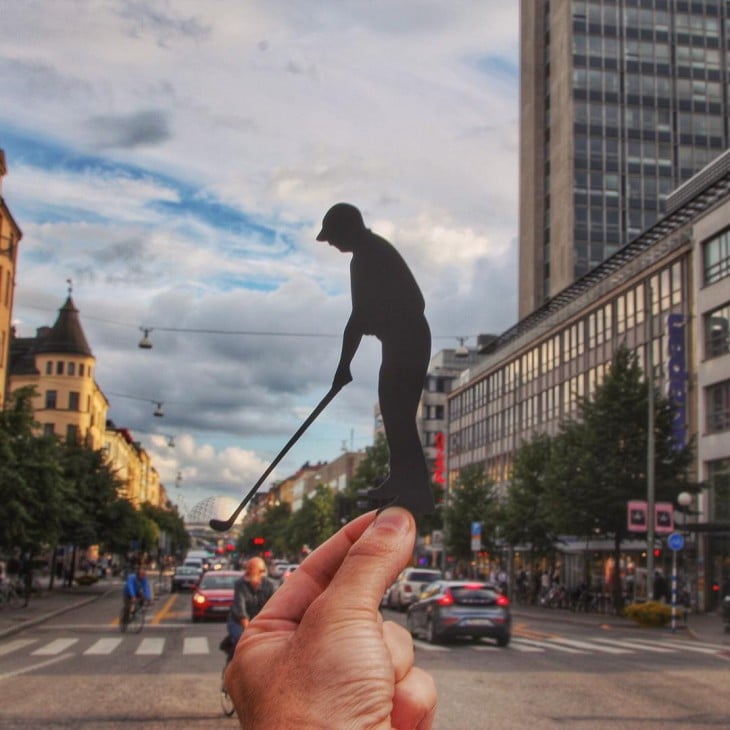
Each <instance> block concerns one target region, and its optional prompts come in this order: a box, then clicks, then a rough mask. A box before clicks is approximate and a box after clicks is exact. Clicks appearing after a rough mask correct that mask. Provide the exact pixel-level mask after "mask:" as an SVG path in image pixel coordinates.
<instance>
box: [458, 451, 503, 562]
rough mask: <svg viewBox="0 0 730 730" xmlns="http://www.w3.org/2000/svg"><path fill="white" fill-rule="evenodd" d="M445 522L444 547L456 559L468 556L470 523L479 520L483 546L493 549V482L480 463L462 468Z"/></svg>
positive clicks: (494, 524) (494, 496) (496, 517)
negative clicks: (445, 545)
mask: <svg viewBox="0 0 730 730" xmlns="http://www.w3.org/2000/svg"><path fill="white" fill-rule="evenodd" d="M445 522H446V532H447V535H446V537H447V547H448V549H449V551H450V552H451V553H453V554H454V555H456V556H457V557H458V558H462V559H468V558H469V557H470V556H471V554H472V550H471V524H472V522H481V523H482V544H483V547H484V548H485V549H487V550H492V549H493V547H494V539H495V533H496V527H497V524H498V513H497V499H496V495H495V492H494V483H493V482H492V481H490V480H489V479H488V478H487V475H486V474H485V472H484V469H483V467H482V466H481V465H480V464H472V465H471V466H468V467H466V468H465V469H462V471H461V473H460V474H459V478H458V480H457V483H456V485H455V487H454V489H452V490H451V492H450V499H449V505H448V507H447V508H446V514H445Z"/></svg>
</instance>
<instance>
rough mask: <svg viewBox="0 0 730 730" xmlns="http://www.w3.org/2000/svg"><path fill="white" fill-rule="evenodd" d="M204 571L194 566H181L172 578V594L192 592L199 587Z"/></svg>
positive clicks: (176, 569)
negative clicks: (183, 591) (184, 591)
mask: <svg viewBox="0 0 730 730" xmlns="http://www.w3.org/2000/svg"><path fill="white" fill-rule="evenodd" d="M201 575H203V569H202V568H197V567H194V566H192V565H180V566H179V567H177V568H175V573H174V574H173V576H172V588H171V590H172V592H173V593H174V592H175V591H182V590H191V589H193V588H195V586H196V585H198V582H199V581H200V576H201Z"/></svg>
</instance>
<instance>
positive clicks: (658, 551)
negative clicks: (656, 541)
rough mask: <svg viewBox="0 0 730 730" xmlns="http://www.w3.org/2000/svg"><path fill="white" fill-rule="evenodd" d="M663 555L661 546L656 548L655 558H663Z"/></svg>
mask: <svg viewBox="0 0 730 730" xmlns="http://www.w3.org/2000/svg"><path fill="white" fill-rule="evenodd" d="M661 556H662V550H661V548H654V557H655V558H661Z"/></svg>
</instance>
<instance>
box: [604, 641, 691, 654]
mask: <svg viewBox="0 0 730 730" xmlns="http://www.w3.org/2000/svg"><path fill="white" fill-rule="evenodd" d="M594 641H600V642H601V644H611V645H614V646H623V647H625V648H627V649H633V650H634V651H648V652H650V653H654V654H674V653H676V651H677V650H676V649H667V648H665V647H661V646H654V645H653V644H651V645H649V644H639V643H637V642H636V641H622V640H621V639H594Z"/></svg>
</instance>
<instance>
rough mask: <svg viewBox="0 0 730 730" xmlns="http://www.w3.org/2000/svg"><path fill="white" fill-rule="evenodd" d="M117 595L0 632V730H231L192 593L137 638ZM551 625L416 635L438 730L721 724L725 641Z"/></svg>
mask: <svg viewBox="0 0 730 730" xmlns="http://www.w3.org/2000/svg"><path fill="white" fill-rule="evenodd" d="M119 603H120V602H119V596H118V594H116V593H110V594H108V595H105V596H103V597H101V598H100V599H99V600H97V601H95V602H93V603H90V604H88V605H85V606H83V607H81V608H79V609H78V610H75V611H73V612H69V613H66V614H63V615H61V616H58V617H56V618H54V619H51V620H49V621H47V622H45V623H43V624H41V625H38V626H35V627H31V628H28V629H25V630H23V631H21V632H18V633H16V634H14V635H12V636H9V637H6V638H4V639H2V640H0V692H1V693H2V694H1V695H0V696H2V698H3V700H2V716H3V720H2V727H3V728H70V727H74V728H79V727H81V728H163V727H164V728H203V727H205V728H212V727H218V726H220V725H221V724H223V725H229V726H230V727H236V721H235V719H231V720H228V719H227V718H225V717H224V716H223V714H222V712H221V709H220V704H219V696H218V690H219V681H220V672H221V668H222V666H223V654H222V653H221V652H220V651H219V650H218V643H219V641H220V640H221V639H222V638H223V636H224V633H225V628H224V624H223V623H222V622H220V623H203V624H199V623H197V624H193V623H192V622H191V620H190V594H189V593H182V594H167V595H162V596H161V597H160V598H159V599H158V600H157V601H156V602H155V604H154V606H153V607H152V610H151V611H150V612H149V614H148V624H147V625H146V626H145V628H144V630H143V631H142V633H141V634H138V635H132V634H121V633H120V632H119V630H118V628H117V626H116V617H117V615H118V612H119ZM384 615H385V618H386V619H392V620H395V621H397V622H399V623H404V614H401V613H396V612H393V611H390V610H386V611H384ZM554 619H555V614H554V613H553V612H550V611H546V612H544V614H540V613H537V614H534V615H531V616H529V617H527V618H525V617H524V616H516V617H515V621H514V625H513V638H512V642H511V643H510V645H509V646H508V647H507V648H505V649H500V648H497V647H496V646H495V645H494V644H493V643H491V642H490V641H488V640H483V641H480V642H477V643H473V642H468V641H464V642H454V643H449V644H445V645H436V646H432V645H429V644H427V643H425V642H423V641H421V640H416V641H415V646H416V662H417V664H418V665H419V666H421V667H423V668H424V669H426V670H427V671H429V672H431V673H432V674H433V676H434V678H435V679H436V682H437V685H438V688H439V710H438V714H437V720H436V725H435V727H437V728H442V729H446V730H452V729H453V730H461V729H462V728H463V729H465V730H467V729H473V728H477V729H478V728H484V729H489V728H522V727H524V728H531V729H534V730H539V729H541V728H557V727H561V728H565V727H569V728H609V727H611V728H616V727H621V728H643V729H646V728H655V727H656V728H660V727H665V726H671V727H672V728H698V727H728V726H730V703H729V702H728V699H727V677H728V671H729V670H730V645H728V644H727V643H725V642H723V643H716V642H715V643H713V642H705V641H696V640H692V639H691V638H689V637H687V636H686V635H684V634H671V633H668V632H655V631H649V630H641V629H637V628H625V629H621V628H615V627H610V628H609V627H605V628H601V627H600V626H598V625H597V624H596V625H592V626H585V625H579V624H573V623H570V622H566V621H562V622H560V621H556V620H554ZM262 671H266V670H265V668H263V667H262Z"/></svg>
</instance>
